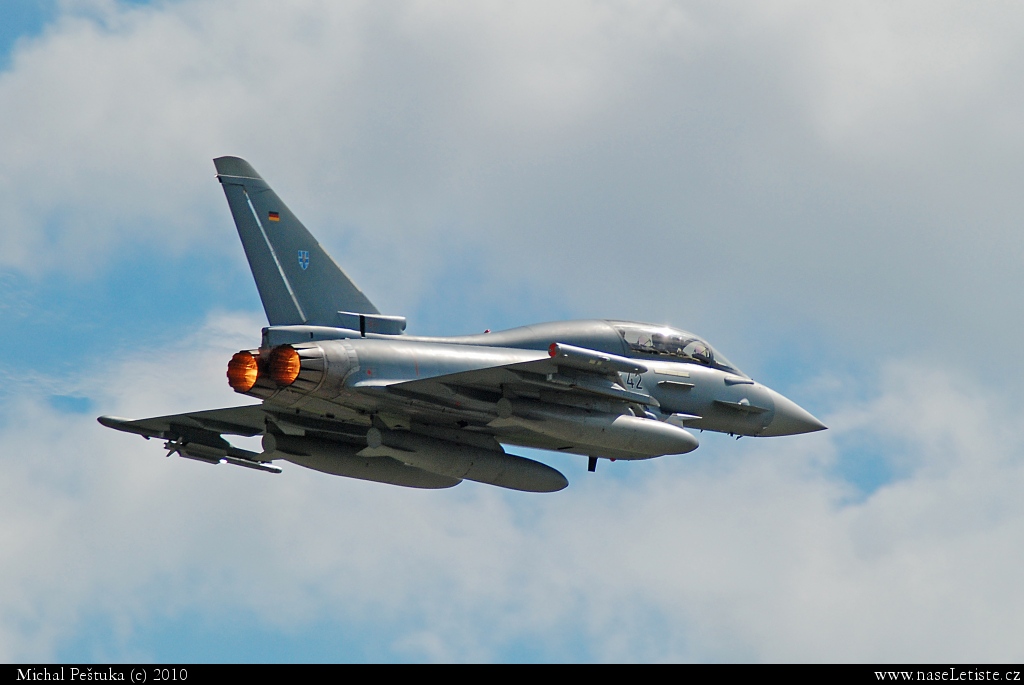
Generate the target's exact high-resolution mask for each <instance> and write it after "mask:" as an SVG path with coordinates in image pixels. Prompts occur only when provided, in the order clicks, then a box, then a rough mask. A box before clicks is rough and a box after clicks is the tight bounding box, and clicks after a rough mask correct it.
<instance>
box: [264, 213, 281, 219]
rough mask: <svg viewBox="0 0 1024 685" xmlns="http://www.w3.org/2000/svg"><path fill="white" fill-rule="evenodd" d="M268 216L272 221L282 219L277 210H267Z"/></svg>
mask: <svg viewBox="0 0 1024 685" xmlns="http://www.w3.org/2000/svg"><path fill="white" fill-rule="evenodd" d="M267 218H268V219H270V220H271V221H280V220H281V215H280V214H278V213H277V212H267Z"/></svg>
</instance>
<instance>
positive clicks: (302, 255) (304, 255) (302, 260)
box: [299, 250, 309, 271]
mask: <svg viewBox="0 0 1024 685" xmlns="http://www.w3.org/2000/svg"><path fill="white" fill-rule="evenodd" d="M299 266H301V267H302V270H303V271H305V270H306V269H308V268H309V250H299Z"/></svg>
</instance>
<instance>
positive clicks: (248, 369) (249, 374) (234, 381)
mask: <svg viewBox="0 0 1024 685" xmlns="http://www.w3.org/2000/svg"><path fill="white" fill-rule="evenodd" d="M259 375H260V369H259V366H258V365H257V364H256V358H255V357H253V356H252V354H251V353H249V352H238V353H237V354H235V356H233V357H232V358H231V361H229V362H228V385H230V386H231V389H232V390H234V391H235V392H249V391H250V390H252V386H254V385H256V379H257V378H258V377H259Z"/></svg>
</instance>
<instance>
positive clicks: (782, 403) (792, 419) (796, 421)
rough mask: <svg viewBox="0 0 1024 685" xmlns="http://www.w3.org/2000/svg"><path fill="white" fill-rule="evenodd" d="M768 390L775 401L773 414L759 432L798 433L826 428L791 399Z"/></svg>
mask: <svg viewBox="0 0 1024 685" xmlns="http://www.w3.org/2000/svg"><path fill="white" fill-rule="evenodd" d="M768 392H769V393H771V396H772V399H773V400H774V401H775V416H774V417H773V418H772V421H771V423H769V424H768V425H767V426H766V427H765V429H764V430H763V431H762V432H761V435H764V436H775V435H798V434H800V433H813V432H815V431H822V430H825V429H826V428H828V426H826V425H825V424H823V423H822V422H821V421H819V420H818V419H816V418H814V417H813V416H812V415H811V413H810V412H809V411H807V410H806V409H804V408H803V407H801V406H800V405H799V404H797V403H796V402H794V401H793V400H791V399H789V398H788V397H786V396H784V395H780V394H779V393H777V392H775V391H774V390H771V389H769V390H768Z"/></svg>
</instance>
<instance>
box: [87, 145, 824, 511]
mask: <svg viewBox="0 0 1024 685" xmlns="http://www.w3.org/2000/svg"><path fill="white" fill-rule="evenodd" d="M214 165H215V166H216V169H217V179H218V180H219V181H220V183H221V186H222V188H223V190H224V194H225V196H226V197H227V201H228V206H229V207H230V209H231V214H232V216H233V217H234V221H235V226H236V228H237V229H238V235H239V237H240V238H241V240H242V246H243V248H244V249H245V255H246V257H247V258H248V260H249V266H250V268H251V270H252V275H253V277H254V279H255V281H256V287H257V289H258V290H259V294H260V299H261V300H262V302H263V308H264V310H265V311H266V314H267V320H268V322H269V324H270V325H269V326H267V327H265V328H263V331H262V341H261V343H260V346H259V347H258V348H256V349H249V350H242V351H240V352H238V353H237V354H235V355H234V356H233V357H232V358H231V359H230V361H228V364H227V382H228V384H229V385H230V386H231V388H232V389H234V391H235V392H237V393H239V394H242V395H246V396H249V397H254V398H257V399H259V400H261V402H260V403H259V404H248V405H245V406H238V407H229V408H225V409H211V410H205V411H195V412H187V413H184V414H174V415H171V416H159V417H155V418H149V419H140V420H130V419H123V418H117V417H113V416H101V417H99V419H98V420H99V422H100V423H101V424H103V425H104V426H108V427H110V428H115V429H117V430H120V431H125V432H128V433H136V434H138V435H141V436H143V437H145V438H146V439H147V440H148V439H150V438H158V439H160V440H163V441H166V442H165V444H164V448H165V449H166V450H167V454H168V456H170V455H173V454H177V455H179V456H181V457H186V458H189V459H194V460H197V461H200V462H206V463H209V464H222V463H227V464H234V465H236V466H244V467H247V468H250V469H257V470H260V471H267V472H271V473H280V472H281V468H280V467H279V466H278V465H277V464H276V463H275V462H280V461H283V462H289V463H291V464H297V465H299V466H304V467H306V468H309V469H314V470H316V471H321V472H324V473H329V474H334V475H338V476H346V477H349V478H359V479H363V480H368V481H376V482H379V483H388V484H391V485H401V486H405V487H412V488H449V487H452V486H454V485H458V484H459V483H461V482H462V481H463V480H470V481H476V482H478V483H486V484H489V485H497V486H499V487H503V488H510V489H513V490H520V491H526V492H555V491H558V490H561V489H562V488H565V487H566V486H567V485H568V481H567V480H566V478H565V476H564V475H563V474H562V473H561V472H559V471H558V470H556V469H554V468H552V467H551V466H549V465H547V464H544V463H541V462H539V461H536V460H534V459H528V458H525V457H521V456H516V455H514V454H510V453H508V452H506V451H505V446H506V445H509V446H519V447H527V448H538V449H541V450H549V451H552V452H564V453H568V454H574V455H581V456H582V457H586V458H587V459H588V464H587V468H588V470H589V471H595V470H596V467H597V463H598V460H600V459H607V460H611V461H616V460H625V461H628V460H634V459H651V458H654V457H661V456H665V455H676V454H685V453H687V452H692V451H693V450H695V449H697V445H698V441H697V437H696V436H695V435H694V432H693V431H694V430H697V431H717V432H721V433H728V434H730V435H733V436H737V437H739V436H761V437H764V436H781V435H795V434H798V433H809V432H812V431H818V430H823V429H824V428H825V426H824V425H823V424H822V423H821V422H820V421H818V419H816V418H814V417H813V416H812V415H811V414H810V413H808V412H807V411H805V410H804V409H802V408H801V407H799V406H798V405H797V404H796V403H794V402H792V401H791V400H789V399H787V398H785V397H783V396H782V395H781V394H779V393H777V392H775V391H774V390H772V389H771V388H768V387H766V386H764V385H762V384H760V383H758V382H756V381H755V380H753V379H752V378H750V377H749V376H747V375H746V374H745V373H743V372H742V371H740V370H739V369H738V368H737V367H736V366H735V365H734V364H733V363H732V362H730V361H729V360H728V359H726V358H725V357H724V356H723V355H722V354H721V353H720V352H718V351H717V350H715V349H714V348H713V347H712V346H711V345H709V344H708V343H707V341H705V340H703V339H702V338H700V337H698V336H696V335H693V334H692V333H688V332H686V331H683V330H679V329H677V328H670V327H668V326H663V325H655V324H645V323H635V322H631V321H612V320H590V321H561V322H556V323H543V324H537V325H532V326H523V327H521V328H513V329H511V330H506V331H499V332H493V333H483V334H479V335H465V336H454V337H445V338H437V337H423V336H414V335H407V334H406V333H405V328H406V320H405V318H404V317H401V316H389V315H384V314H381V313H380V311H379V310H378V309H377V308H376V307H375V306H374V305H373V303H372V302H370V300H369V299H368V298H367V297H366V295H364V294H363V292H362V291H361V290H359V288H357V287H356V285H355V284H354V283H353V282H352V281H351V280H350V279H349V278H348V276H346V275H345V272H344V271H342V270H341V268H339V267H338V265H337V264H336V263H335V262H334V260H333V259H331V257H330V256H329V255H328V254H327V252H325V251H324V249H323V248H322V247H321V246H320V244H319V243H318V242H317V241H316V239H315V238H313V236H312V235H311V234H310V233H309V232H308V231H307V230H306V228H305V227H304V226H303V225H302V223H301V222H300V221H299V220H298V219H297V218H296V217H295V215H294V214H292V212H291V210H289V209H288V207H287V206H286V205H285V204H284V202H282V201H281V199H280V198H279V197H278V196H277V194H276V193H275V192H274V191H273V190H271V188H270V186H269V185H267V183H266V181H264V180H263V178H262V177H261V176H260V175H259V174H257V173H256V170H255V169H253V168H252V166H250V165H249V163H248V162H246V161H245V160H243V159H239V158H238V157H220V158H218V159H215V160H214ZM225 435H234V436H249V437H252V436H262V447H263V451H262V452H259V453H257V452H253V451H250V450H245V449H241V448H239V447H237V446H235V445H232V444H231V443H230V442H228V441H227V440H226V439H225V438H224V436H225Z"/></svg>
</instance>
